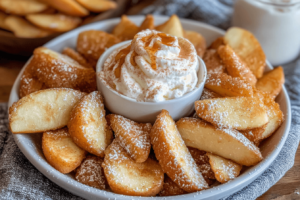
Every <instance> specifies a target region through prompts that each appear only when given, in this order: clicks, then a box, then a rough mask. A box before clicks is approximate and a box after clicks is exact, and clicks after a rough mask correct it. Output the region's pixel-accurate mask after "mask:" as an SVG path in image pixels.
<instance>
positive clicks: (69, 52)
mask: <svg viewBox="0 0 300 200" xmlns="http://www.w3.org/2000/svg"><path fill="white" fill-rule="evenodd" d="M62 54H64V55H66V56H69V57H70V58H72V59H73V60H75V61H77V62H78V63H79V64H81V65H82V66H84V67H86V68H93V66H92V65H91V64H89V63H88V62H87V60H86V59H85V58H84V57H83V56H82V55H80V54H79V53H78V52H76V51H75V50H74V49H72V48H69V47H66V48H64V50H63V51H62Z"/></svg>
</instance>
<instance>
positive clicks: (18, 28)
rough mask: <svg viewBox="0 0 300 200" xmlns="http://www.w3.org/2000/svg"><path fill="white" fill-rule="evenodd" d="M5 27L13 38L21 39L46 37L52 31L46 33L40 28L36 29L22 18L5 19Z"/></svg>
mask: <svg viewBox="0 0 300 200" xmlns="http://www.w3.org/2000/svg"><path fill="white" fill-rule="evenodd" d="M4 23H5V25H6V26H7V27H8V28H9V30H10V31H12V32H13V33H14V34H15V36H17V37H21V38H39V37H46V36H48V35H51V34H52V33H53V32H52V31H47V30H44V29H41V28H38V27H36V26H34V25H32V24H30V23H29V22H27V21H26V20H25V19H23V18H22V17H18V16H14V15H10V16H8V17H6V18H5V21H4Z"/></svg>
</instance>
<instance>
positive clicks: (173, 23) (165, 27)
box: [155, 15, 184, 37]
mask: <svg viewBox="0 0 300 200" xmlns="http://www.w3.org/2000/svg"><path fill="white" fill-rule="evenodd" d="M155 29H156V30H158V31H160V32H163V33H167V34H170V35H173V36H176V37H183V35H184V33H183V32H184V31H183V28H182V25H181V22H180V20H179V18H178V16H177V15H172V16H171V17H170V18H169V19H168V21H166V22H165V23H163V24H161V25H158V26H156V27H155Z"/></svg>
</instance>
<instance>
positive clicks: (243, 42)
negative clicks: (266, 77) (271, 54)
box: [224, 27, 266, 78]
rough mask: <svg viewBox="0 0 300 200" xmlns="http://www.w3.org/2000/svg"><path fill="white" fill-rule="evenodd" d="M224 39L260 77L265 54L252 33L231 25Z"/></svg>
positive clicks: (264, 62)
mask: <svg viewBox="0 0 300 200" xmlns="http://www.w3.org/2000/svg"><path fill="white" fill-rule="evenodd" d="M224 41H225V44H228V45H229V46H230V47H231V48H232V49H233V50H234V51H235V52H236V53H237V54H238V55H239V56H240V57H241V59H243V60H244V61H245V63H246V65H247V66H248V67H249V68H250V70H251V71H252V73H253V74H254V75H255V76H256V78H261V77H262V75H263V71H264V68H265V66H266V56H265V53H264V51H263V49H262V48H261V46H260V44H259V42H258V41H257V39H256V38H255V36H254V35H253V34H252V33H250V32H249V31H246V30H244V29H241V28H237V27H232V28H230V29H228V30H227V32H226V34H225V37H224Z"/></svg>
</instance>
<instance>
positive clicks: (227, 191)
mask: <svg viewBox="0 0 300 200" xmlns="http://www.w3.org/2000/svg"><path fill="white" fill-rule="evenodd" d="M129 18H130V20H132V21H133V22H135V23H136V24H140V23H141V22H142V21H143V19H144V16H133V17H129ZM167 19H168V17H165V16H155V23H156V24H160V23H163V22H164V21H166V20H167ZM119 20H120V19H119V18H118V19H110V20H104V21H101V22H97V23H93V24H89V25H86V26H83V27H80V28H78V29H75V30H73V31H71V32H68V33H66V34H63V35H61V36H59V37H57V38H55V39H54V40H52V41H50V42H48V43H47V44H46V45H45V46H46V47H48V48H50V49H52V50H55V51H59V52H61V51H62V50H63V48H64V47H72V48H75V45H76V40H77V35H78V34H79V33H80V32H82V31H84V30H89V29H98V30H103V31H111V30H112V28H113V27H114V26H115V25H116V24H117V23H118V22H119ZM181 22H182V25H183V27H184V29H187V30H193V31H197V32H199V33H201V34H202V35H203V36H204V37H205V39H206V41H207V44H210V43H211V42H212V41H213V40H214V39H216V38H217V37H220V36H222V35H224V33H225V32H224V31H222V30H220V29H218V28H215V27H212V26H210V25H207V24H203V23H200V22H196V21H192V20H186V19H181ZM267 64H268V70H270V69H271V68H272V66H271V65H270V64H269V63H267ZM23 71H24V68H23V69H22V70H21V72H20V74H19V76H18V77H17V79H16V81H15V83H14V86H13V88H12V91H11V94H10V98H9V103H8V105H9V106H11V105H12V103H13V102H16V101H18V100H19V96H18V91H19V85H20V78H21V74H22V73H23ZM276 101H277V102H278V103H279V104H280V108H281V110H282V111H283V113H284V115H285V122H284V123H283V124H282V126H281V127H280V128H279V129H278V130H277V131H276V133H275V134H273V135H272V136H271V137H270V138H268V139H267V140H266V141H265V142H263V143H262V145H261V146H260V148H261V151H262V155H263V157H264V159H263V161H262V162H260V163H259V164H257V165H255V166H253V167H251V168H249V169H247V170H246V171H245V172H244V173H243V174H242V175H240V176H239V177H238V178H236V179H234V180H233V181H230V182H228V183H225V184H222V185H220V186H217V187H214V188H212V189H208V190H204V191H201V192H196V193H191V194H186V195H179V196H172V197H132V196H124V195H119V194H115V193H112V192H107V191H102V190H99V189H95V188H92V187H89V186H86V185H83V184H81V183H79V182H77V181H75V179H74V178H73V177H72V176H71V175H64V174H62V173H60V172H58V171H57V170H55V169H54V168H53V167H52V166H51V165H49V164H48V163H47V161H46V160H45V157H44V155H43V152H42V149H41V135H42V134H17V135H14V139H15V141H16V143H17V145H18V146H19V148H20V149H21V151H22V152H23V154H24V155H25V156H26V157H27V158H28V160H29V161H30V162H31V163H32V164H33V165H34V166H35V167H36V168H37V169H38V170H39V171H40V172H42V173H43V174H44V175H45V176H46V177H48V178H49V179H50V180H51V181H53V182H54V183H56V184H57V185H59V186H61V187H62V188H64V189H66V190H68V191H70V192H71V193H73V194H76V195H78V196H81V197H83V198H86V199H128V200H129V199H130V200H132V199H144V200H146V199H149V200H150V199H183V198H184V199H219V198H223V197H227V196H229V195H231V194H233V193H234V192H237V191H239V190H241V189H242V188H243V187H245V186H247V185H248V184H250V183H251V182H252V181H254V180H255V179H256V178H257V177H258V176H259V175H260V174H262V173H263V172H264V171H265V170H266V169H267V168H268V167H269V166H270V164H271V163H272V162H273V161H274V160H275V158H276V157H277V155H278V153H279V152H280V150H281V149H282V146H283V145H284V143H285V140H286V138H287V136H288V133H289V129H290V123H291V108H290V100H289V97H288V94H287V92H286V89H285V87H283V89H282V91H281V92H280V94H279V96H278V97H277V99H276Z"/></svg>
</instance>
